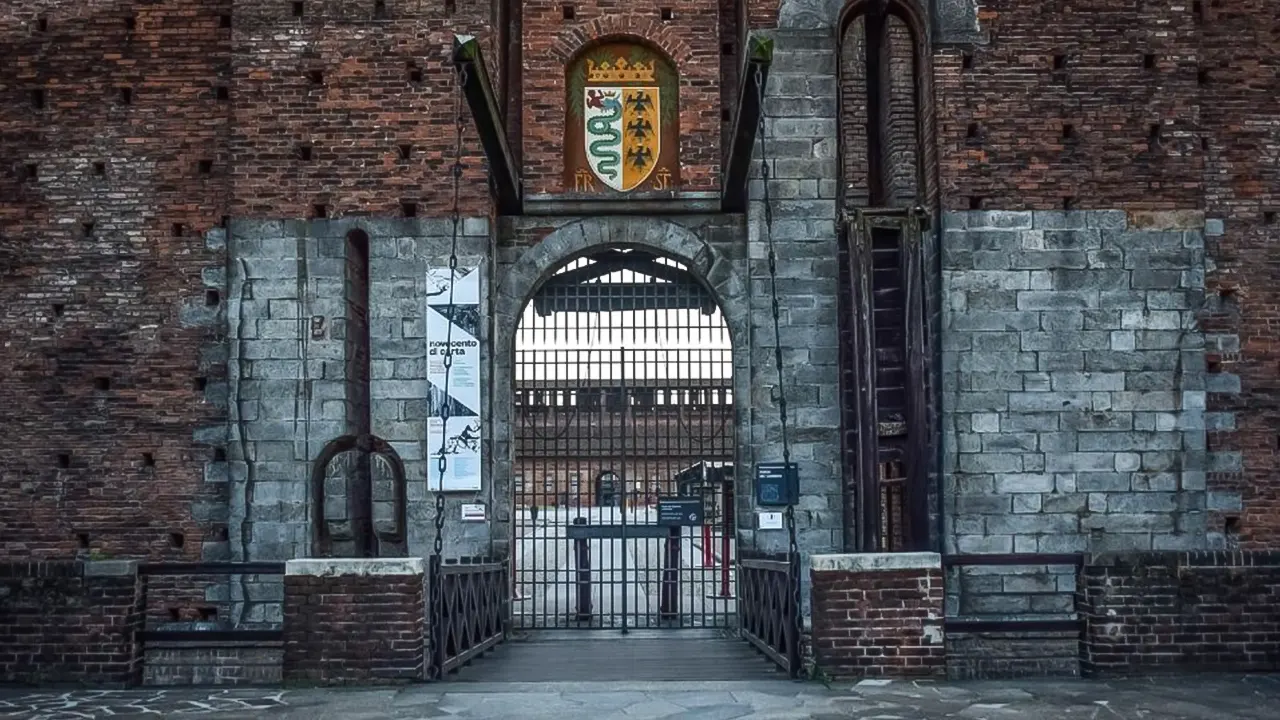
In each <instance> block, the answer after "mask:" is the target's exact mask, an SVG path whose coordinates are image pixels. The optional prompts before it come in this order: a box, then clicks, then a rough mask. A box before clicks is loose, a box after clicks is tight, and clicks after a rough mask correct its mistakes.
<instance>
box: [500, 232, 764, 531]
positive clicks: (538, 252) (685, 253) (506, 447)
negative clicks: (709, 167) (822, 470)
mask: <svg viewBox="0 0 1280 720" xmlns="http://www.w3.org/2000/svg"><path fill="white" fill-rule="evenodd" d="M743 236H745V232H744V233H743ZM611 247H612V248H631V249H644V250H650V251H653V252H655V253H659V254H661V255H664V256H667V257H670V258H671V259H673V260H675V261H677V262H680V263H681V264H683V265H684V266H685V267H686V268H688V270H689V271H690V273H692V274H693V275H694V276H696V277H697V278H698V279H699V280H700V281H701V282H703V283H704V284H705V286H706V289H707V291H708V292H709V293H710V294H711V295H712V296H713V297H714V299H715V301H716V303H717V304H718V305H719V308H720V310H721V312H722V313H723V315H724V320H725V324H726V325H727V326H728V329H729V336H730V340H731V342H732V345H733V353H732V354H733V394H734V398H735V400H736V402H735V409H734V412H735V414H736V416H737V420H736V422H735V423H734V425H735V432H736V440H737V443H736V444H737V447H738V461H739V463H740V464H741V463H742V458H743V453H744V452H745V451H746V449H747V448H749V447H750V442H749V440H750V432H751V426H750V423H749V422H748V421H746V418H747V416H748V413H747V409H748V406H749V404H750V398H751V383H750V378H751V372H750V365H751V338H750V334H751V329H750V328H751V325H750V299H749V297H748V294H747V270H746V261H745V257H744V256H743V255H744V254H743V253H738V252H731V253H726V252H725V248H718V247H716V246H714V245H712V244H711V243H709V242H707V241H705V240H704V239H702V238H700V237H699V236H698V235H697V234H695V233H694V232H693V231H692V230H690V229H689V228H686V227H683V226H681V225H678V224H676V223H674V222H671V221H668V220H663V219H658V218H646V217H599V218H588V219H584V220H579V221H574V222H571V223H568V224H566V225H563V226H561V227H559V228H557V229H556V230H555V231H553V232H552V233H551V234H549V235H548V236H547V237H546V238H544V239H543V240H542V241H541V242H540V243H538V244H537V245H535V246H533V247H531V248H529V249H528V250H526V251H525V252H524V253H523V254H522V255H521V256H520V257H519V259H518V260H516V261H515V262H514V263H512V264H511V265H509V266H507V267H506V269H505V270H504V271H502V272H500V274H499V280H498V282H497V283H496V289H495V292H494V296H493V297H494V300H493V328H494V344H493V353H494V355H493V375H492V384H491V387H492V388H493V390H494V396H493V397H494V402H493V404H492V407H493V422H492V429H493V430H492V431H493V439H494V443H493V463H492V466H491V471H492V475H491V479H492V492H491V493H490V498H491V501H492V502H493V503H494V513H493V518H494V522H493V525H492V530H491V532H492V538H493V547H494V551H495V553H496V554H497V555H499V556H505V555H506V554H507V552H508V550H509V547H510V542H511V532H512V526H511V512H512V507H511V477H512V472H513V460H514V445H513V437H514V434H513V432H514V428H513V420H514V413H513V402H512V401H513V398H512V393H513V389H514V361H515V337H516V330H517V326H518V324H519V321H520V317H521V314H522V312H523V310H524V307H525V305H526V303H527V302H528V301H529V299H530V298H531V297H533V295H534V293H535V292H536V291H537V289H538V287H539V286H540V285H541V284H542V283H543V282H545V281H546V280H547V278H549V277H550V276H551V274H552V273H554V272H555V271H556V270H558V269H559V268H561V267H562V266H564V265H565V264H566V263H568V262H570V261H572V260H574V259H577V258H579V257H583V256H585V255H588V254H591V253H592V252H595V251H599V250H602V249H605V248H611ZM739 495H740V496H741V493H740V494H739ZM738 519H739V520H740V518H738ZM736 524H737V525H738V526H741V523H736Z"/></svg>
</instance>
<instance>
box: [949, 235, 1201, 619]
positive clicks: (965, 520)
mask: <svg viewBox="0 0 1280 720" xmlns="http://www.w3.org/2000/svg"><path fill="white" fill-rule="evenodd" d="M944 229H945V234H944V236H943V240H942V244H943V293H944V312H943V315H944V328H943V331H942V343H943V393H942V396H943V408H944V410H943V412H944V417H943V428H944V430H943V442H944V444H945V451H944V457H945V472H946V502H945V507H944V511H945V516H946V528H947V539H946V542H947V550H948V551H949V552H953V553H954V552H961V553H1011V552H1017V553H1036V552H1039V553H1063V552H1086V551H1089V552H1102V551H1125V550H1175V549H1195V548H1201V547H1204V546H1205V544H1206V530H1205V502H1206V497H1205V458H1206V455H1205V416H1204V408H1205V389H1204V388H1205V386H1204V382H1205V378H1204V338H1203V336H1202V335H1201V333H1200V332H1199V331H1198V330H1197V328H1196V324H1195V314H1196V310H1197V309H1198V308H1199V306H1200V304H1201V303H1202V302H1203V298H1204V233H1203V229H1204V228H1203V221H1202V220H1201V221H1200V222H1199V225H1198V226H1197V225H1196V224H1195V223H1194V222H1192V223H1190V224H1189V223H1188V222H1187V218H1186V217H1185V216H1184V215H1181V214H1174V213H1171V214H1168V215H1167V216H1161V215H1159V214H1156V215H1149V216H1146V217H1144V226H1142V227H1134V226H1131V225H1130V222H1129V220H1128V218H1127V216H1126V214H1125V213H1124V212H1119V211H1116V212H1112V211H1078V212H996V211H991V212H983V211H974V212H954V213H947V214H946V215H945V218H944ZM1072 572H1073V571H1072V570H1071V569H1070V568H1058V569H1056V570H1055V569H1052V568H1022V569H1018V568H1012V569H1009V568H1005V569H989V570H982V569H976V568H975V569H973V570H970V571H969V574H970V575H971V577H970V578H968V579H967V580H965V581H964V582H962V583H952V584H951V587H952V588H953V592H961V591H963V590H964V589H965V586H966V584H967V585H973V586H975V587H971V588H969V591H970V594H971V597H970V598H968V599H966V598H964V597H954V598H953V599H952V606H951V607H950V608H949V610H952V611H957V612H964V613H965V614H983V613H1010V612H1026V611H1043V612H1056V611H1065V610H1068V609H1069V603H1064V601H1062V600H1054V599H1052V598H1050V597H1045V595H1051V594H1052V591H1054V590H1057V591H1060V592H1062V593H1069V592H1070V591H1071V590H1073V589H1074V586H1073V585H1072V584H1071V583H1072V582H1073V578H1071V579H1068V577H1067V576H1068V575H1070V574H1071V573H1072ZM980 576H986V577H980ZM977 586H981V590H977V589H975V588H976V587H977ZM1011 595H1014V596H1018V597H1010V596H1011ZM962 606H963V607H962Z"/></svg>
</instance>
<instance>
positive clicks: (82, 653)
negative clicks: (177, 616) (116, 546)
mask: <svg viewBox="0 0 1280 720" xmlns="http://www.w3.org/2000/svg"><path fill="white" fill-rule="evenodd" d="M137 570H138V566H137V563H135V562H131V561H123V560H108V561H97V562H86V563H79V562H39V563H37V562H33V563H25V562H5V563H0V682H4V683H33V684H38V683H50V682H58V683H67V682H79V683H86V684H90V685H105V686H127V685H134V684H137V683H138V682H139V681H140V680H141V678H142V654H141V649H140V646H139V644H138V643H137V642H136V634H137V633H138V632H140V631H141V630H142V626H143V600H142V593H141V586H140V581H139V578H138V572H137Z"/></svg>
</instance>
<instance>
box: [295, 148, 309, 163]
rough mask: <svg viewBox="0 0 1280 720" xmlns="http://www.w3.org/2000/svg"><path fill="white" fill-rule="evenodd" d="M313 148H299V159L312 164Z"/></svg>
mask: <svg viewBox="0 0 1280 720" xmlns="http://www.w3.org/2000/svg"><path fill="white" fill-rule="evenodd" d="M311 154H312V148H311V146H310V145H299V146H298V159H299V160H302V161H304V162H311Z"/></svg>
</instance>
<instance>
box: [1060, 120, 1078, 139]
mask: <svg viewBox="0 0 1280 720" xmlns="http://www.w3.org/2000/svg"><path fill="white" fill-rule="evenodd" d="M1062 139H1063V140H1075V139H1076V126H1075V125H1072V124H1071V123H1066V124H1064V125H1063V126H1062Z"/></svg>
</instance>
